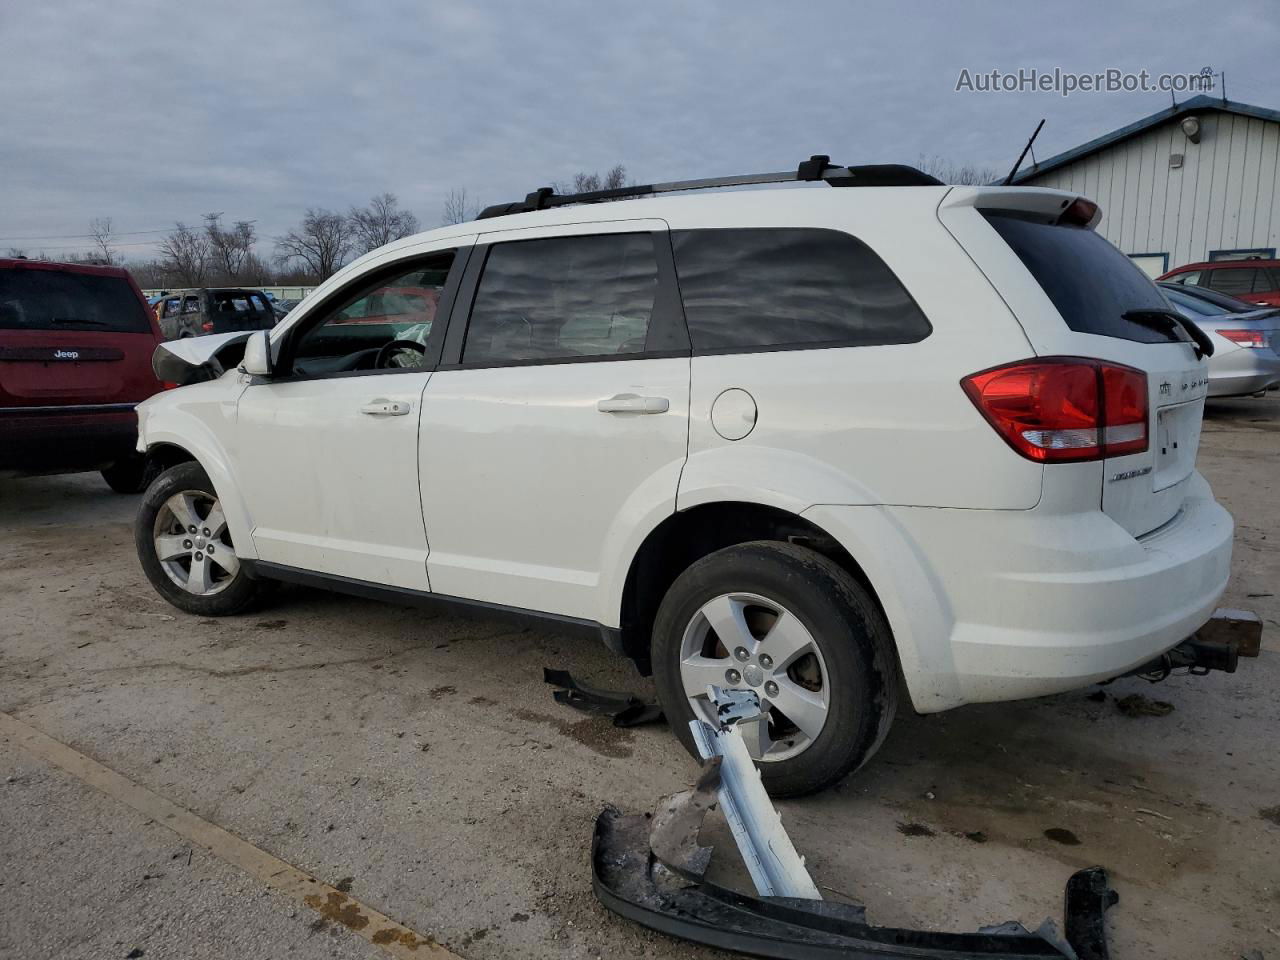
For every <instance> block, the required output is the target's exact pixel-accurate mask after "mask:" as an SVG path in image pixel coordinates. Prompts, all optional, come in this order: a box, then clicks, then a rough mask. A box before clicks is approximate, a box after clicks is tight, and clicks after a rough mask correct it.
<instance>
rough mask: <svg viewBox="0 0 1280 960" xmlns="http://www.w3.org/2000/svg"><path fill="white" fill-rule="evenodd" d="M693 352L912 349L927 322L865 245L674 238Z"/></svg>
mask: <svg viewBox="0 0 1280 960" xmlns="http://www.w3.org/2000/svg"><path fill="white" fill-rule="evenodd" d="M671 239H672V245H673V247H674V249H675V257H676V273H677V275H678V276H679V278H680V295H681V297H682V298H683V300H684V311H685V318H686V319H687V321H688V324H689V337H690V338H691V339H692V341H693V349H694V350H695V351H719V352H731V351H733V350H750V349H760V348H765V349H768V348H771V347H802V346H814V347H816V346H822V345H824V344H830V345H841V346H869V345H873V344H889V343H915V342H916V341H918V340H923V339H924V338H925V337H927V336H928V335H929V333H930V332H931V331H932V329H933V328H932V327H931V326H930V325H929V321H928V320H927V319H926V318H925V316H924V314H923V313H921V312H920V308H919V307H918V306H916V303H915V301H914V300H912V299H911V295H910V294H909V293H907V291H906V288H905V287H903V286H902V284H901V282H899V280H898V278H897V277H896V276H894V274H893V272H892V271H891V270H890V269H889V267H888V265H887V264H885V262H884V261H883V260H881V259H880V258H879V257H878V256H877V255H876V254H875V253H874V252H873V251H872V250H871V248H870V247H868V246H867V245H866V244H865V243H863V242H862V241H861V240H858V239H857V238H855V237H852V236H850V235H849V234H847V233H842V232H840V231H837V230H816V229H794V228H793V229H758V228H750V229H741V230H738V229H727V230H682V231H676V232H674V233H672V235H671Z"/></svg>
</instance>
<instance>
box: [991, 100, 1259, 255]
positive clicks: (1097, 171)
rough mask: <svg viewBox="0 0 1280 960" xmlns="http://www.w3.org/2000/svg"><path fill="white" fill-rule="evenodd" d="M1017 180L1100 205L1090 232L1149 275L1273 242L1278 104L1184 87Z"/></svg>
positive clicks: (1255, 251) (1253, 252)
mask: <svg viewBox="0 0 1280 960" xmlns="http://www.w3.org/2000/svg"><path fill="white" fill-rule="evenodd" d="M1014 182H1015V183H1019V184H1027V185H1031V184H1034V185H1036V186H1044V187H1054V188H1057V189H1060V190H1069V191H1071V192H1073V193H1078V194H1080V195H1082V196H1085V197H1088V198H1089V199H1090V200H1093V201H1095V202H1096V203H1097V204H1098V205H1099V206H1100V207H1101V208H1102V221H1101V222H1100V223H1099V224H1098V232H1099V233H1101V234H1102V235H1103V236H1105V237H1106V238H1107V239H1108V240H1110V241H1111V242H1112V243H1114V244H1115V245H1116V246H1117V247H1119V248H1120V249H1121V250H1122V251H1124V252H1125V253H1126V254H1128V255H1129V256H1130V257H1132V258H1133V259H1134V261H1135V262H1137V263H1138V264H1139V266H1141V267H1142V268H1143V269H1144V270H1146V271H1147V272H1148V273H1150V274H1151V275H1152V276H1156V275H1159V274H1161V273H1163V272H1164V271H1165V270H1169V269H1171V268H1173V267H1176V266H1180V265H1182V264H1184V263H1193V262H1196V261H1201V260H1228V259H1232V260H1234V259H1246V258H1251V257H1262V258H1274V257H1275V255H1276V249H1277V247H1280V111H1278V110H1269V109H1266V108H1263V107H1255V106H1252V105H1250V104H1247V103H1237V102H1235V101H1232V100H1223V99H1218V98H1215V97H1209V96H1199V97H1194V98H1192V99H1190V100H1188V101H1186V102H1185V103H1180V104H1177V105H1176V106H1171V107H1169V108H1167V109H1165V110H1162V111H1160V112H1159V113H1154V114H1152V115H1151V116H1149V117H1144V118H1143V119H1141V120H1138V121H1137V122H1135V123H1131V124H1129V125H1128V126H1126V127H1121V128H1120V129H1119V130H1115V131H1112V132H1111V133H1108V134H1106V135H1105V136H1101V137H1098V138H1097V139H1095V140H1090V141H1089V142H1088V143H1085V144H1082V145H1081V146H1079V147H1076V148H1075V149H1074V150H1068V151H1066V152H1065V153H1060V154H1058V155H1057V156H1056V157H1050V158H1049V159H1048V160H1043V161H1041V162H1039V163H1035V164H1033V165H1032V166H1030V167H1026V168H1024V169H1023V170H1022V172H1021V173H1020V174H1019V175H1018V177H1017V178H1016V179H1015V181H1014Z"/></svg>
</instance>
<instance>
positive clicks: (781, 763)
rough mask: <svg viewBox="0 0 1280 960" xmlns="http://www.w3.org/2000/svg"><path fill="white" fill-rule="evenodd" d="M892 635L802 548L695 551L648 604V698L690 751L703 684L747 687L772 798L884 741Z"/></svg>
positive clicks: (892, 694) (810, 783) (821, 778)
mask: <svg viewBox="0 0 1280 960" xmlns="http://www.w3.org/2000/svg"><path fill="white" fill-rule="evenodd" d="M892 644H893V639H892V636H891V634H890V631H889V627H888V624H887V623H886V622H885V620H884V616H883V614H881V612H880V610H879V607H878V606H877V605H876V603H875V602H874V601H873V600H872V598H871V597H870V595H869V594H868V593H867V591H866V590H865V589H864V588H863V587H862V586H861V585H860V584H859V583H858V582H857V581H856V580H854V579H853V577H851V576H850V575H849V574H848V573H847V572H846V571H845V570H843V569H842V568H841V567H840V566H838V565H837V564H836V563H835V562H833V561H832V560H830V559H829V558H827V557H824V556H823V555H822V554H819V553H816V552H814V551H812V550H809V549H807V548H804V547H800V546H796V545H794V544H789V543H778V542H774V541H758V542H755V543H746V544H741V545H739V546H734V547H729V548H727V549H724V550H720V551H717V552H716V553H713V554H710V555H709V556H706V557H703V558H702V559H701V560H699V561H697V562H696V563H694V564H693V565H692V566H690V567H689V568H688V569H687V570H685V571H684V572H683V573H682V574H681V575H680V576H679V577H678V578H677V579H676V582H675V583H674V584H673V585H672V586H671V589H670V590H669V591H668V592H667V595H666V597H664V598H663V601H662V604H661V606H660V607H659V609H658V615H657V618H656V620H655V622H654V633H653V665H654V674H655V680H656V683H657V688H658V696H659V698H660V699H661V701H662V706H663V709H664V710H665V712H666V714H667V717H668V719H669V720H670V722H671V726H672V729H673V730H674V731H675V734H676V736H677V737H679V739H680V742H681V743H683V744H684V746H685V748H686V749H687V750H688V751H689V752H690V753H692V754H694V755H695V756H697V749H696V747H695V746H694V742H693V735H692V733H691V731H690V730H689V721H690V720H693V719H695V718H697V719H702V720H707V721H708V722H710V721H711V719H712V717H713V716H714V713H713V706H712V704H711V701H710V700H709V699H708V698H707V695H706V693H705V690H706V687H707V685H708V684H713V685H715V686H719V687H733V688H737V689H748V690H755V691H756V692H757V694H758V695H759V697H760V700H761V704H762V706H764V707H765V708H766V711H767V722H765V721H761V722H759V723H757V724H753V725H748V726H746V727H744V728H743V729H744V732H746V731H750V730H754V731H755V733H756V737H755V738H754V740H753V741H751V742H748V749H749V750H751V751H752V755H753V756H754V757H755V758H756V765H757V766H758V768H759V769H760V775H761V779H762V780H763V781H764V785H765V788H766V789H767V790H768V791H769V793H770V794H771V795H773V796H775V797H790V796H800V795H803V794H807V793H813V792H815V791H817V790H821V789H823V788H825V787H828V786H830V785H831V784H833V783H835V782H836V781H838V780H840V779H841V778H842V777H844V776H846V775H847V774H849V773H851V772H852V771H853V770H855V769H857V768H858V767H860V766H861V765H862V764H863V763H865V762H866V761H867V760H868V759H870V757H871V755H872V754H874V753H875V751H876V750H877V749H878V748H879V746H880V744H881V743H882V742H883V741H884V738H885V735H886V734H887V733H888V731H889V726H890V724H891V723H892V721H893V716H894V713H895V711H896V709H897V699H898V671H897V663H896V659H895V657H894V653H893V646H892Z"/></svg>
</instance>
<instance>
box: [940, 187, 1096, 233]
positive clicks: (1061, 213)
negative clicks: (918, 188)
mask: <svg viewBox="0 0 1280 960" xmlns="http://www.w3.org/2000/svg"><path fill="white" fill-rule="evenodd" d="M954 207H975V208H977V209H978V210H985V211H988V212H994V211H997V210H999V211H1001V212H1002V213H1007V214H1013V215H1014V216H1018V217H1023V218H1025V219H1028V220H1038V221H1040V222H1043V223H1062V224H1070V225H1072V226H1077V227H1085V228H1087V229H1090V230H1092V229H1093V228H1094V227H1096V226H1097V225H1098V223H1099V221H1101V220H1102V208H1101V207H1099V206H1098V205H1097V204H1096V203H1094V202H1093V201H1092V200H1090V199H1088V198H1087V197H1082V196H1080V195H1079V194H1075V193H1068V192H1067V191H1065V190H1049V189H1043V188H1039V187H953V188H952V189H951V190H950V191H948V192H947V195H946V196H945V197H944V198H943V200H942V203H941V204H939V206H938V212H939V213H942V212H943V211H944V210H946V209H950V208H954Z"/></svg>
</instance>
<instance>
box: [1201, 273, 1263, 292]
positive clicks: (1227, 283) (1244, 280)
mask: <svg viewBox="0 0 1280 960" xmlns="http://www.w3.org/2000/svg"><path fill="white" fill-rule="evenodd" d="M1257 272H1258V271H1257V270H1249V269H1243V268H1237V269H1219V270H1210V271H1209V288H1210V289H1212V290H1217V291H1218V292H1219V293H1226V294H1229V295H1231V296H1233V297H1234V296H1237V295H1239V294H1241V293H1252V292H1253V280H1254V276H1255V274H1257Z"/></svg>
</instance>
